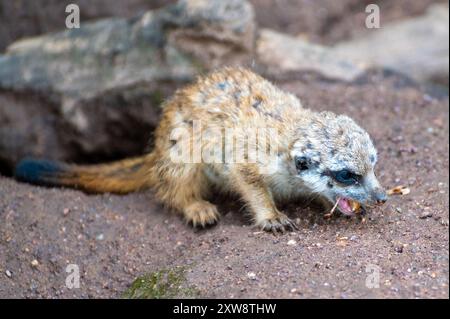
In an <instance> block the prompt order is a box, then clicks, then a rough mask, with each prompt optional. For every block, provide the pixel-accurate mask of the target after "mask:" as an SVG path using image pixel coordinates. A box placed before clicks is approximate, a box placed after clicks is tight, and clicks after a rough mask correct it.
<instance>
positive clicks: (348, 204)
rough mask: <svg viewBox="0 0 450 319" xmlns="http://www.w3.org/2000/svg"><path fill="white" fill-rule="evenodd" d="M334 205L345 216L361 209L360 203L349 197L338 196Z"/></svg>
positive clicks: (356, 212)
mask: <svg viewBox="0 0 450 319" xmlns="http://www.w3.org/2000/svg"><path fill="white" fill-rule="evenodd" d="M336 205H337V207H338V208H339V210H340V211H341V212H342V213H343V214H344V215H347V216H353V215H355V214H358V213H360V212H362V211H363V207H362V205H361V204H360V203H359V202H357V201H355V200H352V199H350V198H345V197H338V198H337V201H336Z"/></svg>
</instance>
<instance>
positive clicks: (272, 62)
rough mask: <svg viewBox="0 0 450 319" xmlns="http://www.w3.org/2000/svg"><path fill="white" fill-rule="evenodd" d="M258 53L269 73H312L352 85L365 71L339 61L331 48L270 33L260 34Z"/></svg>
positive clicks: (347, 62) (270, 31)
mask: <svg viewBox="0 0 450 319" xmlns="http://www.w3.org/2000/svg"><path fill="white" fill-rule="evenodd" d="M256 50H257V57H258V61H259V62H260V63H262V64H263V65H264V66H266V67H267V68H268V69H269V71H268V72H274V73H277V72H281V73H283V72H296V71H313V72H317V73H320V74H321V75H322V76H325V77H328V78H332V79H338V80H344V81H352V80H354V79H356V78H357V77H358V76H360V75H361V74H362V73H363V72H364V70H365V69H364V68H362V67H360V66H358V65H357V64H355V63H353V62H351V60H349V59H346V58H337V57H336V55H335V53H334V52H333V51H332V50H331V49H330V48H328V47H325V46H321V45H317V44H312V43H309V42H308V41H306V40H303V39H302V38H296V37H293V36H289V35H286V34H282V33H279V32H276V31H274V30H270V29H262V30H260V35H259V38H258V39H257V45H256ZM287 53H289V54H287Z"/></svg>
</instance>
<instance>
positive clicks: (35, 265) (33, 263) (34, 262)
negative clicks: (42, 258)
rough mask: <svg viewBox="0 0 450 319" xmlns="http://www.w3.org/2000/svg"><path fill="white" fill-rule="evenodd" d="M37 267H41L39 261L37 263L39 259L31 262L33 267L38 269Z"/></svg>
mask: <svg viewBox="0 0 450 319" xmlns="http://www.w3.org/2000/svg"><path fill="white" fill-rule="evenodd" d="M37 266H39V261H37V259H33V260H32V261H31V267H34V268H36V267H37Z"/></svg>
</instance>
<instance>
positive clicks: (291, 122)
mask: <svg viewBox="0 0 450 319" xmlns="http://www.w3.org/2000/svg"><path fill="white" fill-rule="evenodd" d="M327 116H330V115H329V114H328V113H327V114H325V115H324V116H323V117H322V116H321V115H320V114H318V113H314V112H312V111H310V110H308V109H305V108H303V107H302V106H301V104H300V101H299V100H298V99H297V98H296V97H295V96H293V95H291V94H289V93H285V92H283V91H281V90H279V89H278V88H276V87H275V86H274V85H272V84H271V83H270V82H268V81H267V80H265V79H263V78H262V77H260V76H259V75H256V74H254V73H252V72H251V71H249V70H246V69H241V68H225V69H222V70H219V71H217V72H214V73H212V74H210V75H208V76H206V77H201V78H199V79H198V81H197V82H196V83H195V84H192V85H190V86H187V87H185V88H183V89H180V90H178V91H177V92H176V93H175V94H174V96H173V97H172V98H171V99H169V100H167V101H166V102H165V103H164V111H163V114H162V118H161V121H160V124H159V126H158V128H157V130H156V132H155V147H154V149H153V151H152V152H151V153H150V154H148V155H145V156H143V157H141V158H136V159H131V160H124V161H121V162H117V163H113V164H110V165H100V166H94V167H85V166H84V167H72V170H71V171H72V172H73V175H72V176H70V175H69V176H65V177H63V178H62V180H61V183H62V184H64V185H76V186H78V187H80V188H83V189H85V190H88V191H93V192H116V193H127V192H130V191H134V190H139V189H144V188H147V187H152V188H153V189H154V191H155V194H156V197H157V198H158V199H159V200H160V201H161V202H163V203H164V204H166V205H167V206H169V207H172V208H174V209H175V210H177V211H179V212H181V213H183V215H184V217H185V218H186V220H187V221H189V222H191V223H192V224H194V225H202V226H205V225H207V224H212V223H215V222H216V220H217V219H218V217H219V214H218V211H217V208H216V207H215V205H213V204H211V203H210V202H208V201H207V198H208V196H209V194H210V190H211V189H212V187H213V186H214V185H215V186H218V188H219V189H221V190H222V191H225V192H233V193H237V194H239V195H240V196H241V197H242V199H243V200H244V202H245V203H246V206H247V208H248V210H249V211H250V212H251V213H252V216H253V219H254V222H255V224H256V225H258V226H260V227H261V228H264V229H266V230H272V231H278V230H279V231H283V230H284V229H285V228H293V227H295V225H294V224H293V223H292V222H291V221H290V220H289V219H288V218H287V217H286V215H284V214H283V213H281V212H280V211H278V209H277V208H276V204H275V201H276V200H288V199H290V198H292V197H295V196H296V195H297V193H302V192H307V190H306V188H302V186H301V185H302V184H298V183H299V182H298V181H297V180H294V178H295V177H293V176H294V175H295V174H294V173H293V172H292V170H293V167H292V166H290V164H285V163H290V162H291V161H292V154H291V151H292V149H293V148H294V147H297V148H298V147H299V145H298V143H299V138H298V136H299V134H302V133H301V130H299V128H303V129H305V130H306V132H307V131H308V130H310V129H317V130H320V129H322V128H323V126H326V125H327V119H326V118H327ZM195 121H200V122H201V123H202V124H203V125H202V132H203V133H204V132H205V130H207V129H210V128H217V129H224V128H239V129H241V130H242V132H241V134H242V135H245V134H246V132H250V131H251V130H254V128H256V127H271V128H275V129H276V132H277V134H275V135H274V136H271V137H270V139H269V142H268V143H269V144H270V145H277V149H278V151H277V154H275V155H273V156H272V157H270V158H269V162H270V164H271V165H273V166H274V167H277V168H280V167H281V168H282V169H281V170H280V169H278V170H276V172H274V173H272V174H261V173H260V171H259V167H258V165H257V164H256V163H236V164H229V165H225V164H223V163H209V164H207V163H203V162H202V163H174V162H173V160H172V159H171V157H170V152H171V149H172V148H176V147H179V146H180V145H179V143H186V141H185V140H184V141H181V140H170V138H169V137H170V135H171V133H172V132H173V130H174V129H176V128H185V129H187V130H190V131H191V130H192V129H193V128H192V126H193V123H194V122H195ZM219 142H221V141H219V140H214V139H212V140H199V139H198V138H197V137H195V136H193V137H192V138H190V139H189V142H188V143H189V148H190V149H193V147H194V145H196V143H197V145H198V144H200V145H201V147H202V149H203V150H209V149H211V148H212V147H213V146H215V145H217V143H219ZM313 142H314V141H313ZM344 142H345V141H340V142H339V143H344ZM300 143H303V144H302V145H304V144H305V143H306V142H304V141H302V142H300ZM302 147H303V146H302ZM172 150H173V149H172ZM246 156H247V155H246ZM360 156H365V154H362V155H360ZM283 163H284V164H283ZM283 165H284V166H283ZM361 169H364V167H363V168H361Z"/></svg>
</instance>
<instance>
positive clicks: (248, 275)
mask: <svg viewBox="0 0 450 319" xmlns="http://www.w3.org/2000/svg"><path fill="white" fill-rule="evenodd" d="M247 277H248V279H250V280H256V274H255V273H254V272H249V273H247Z"/></svg>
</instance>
